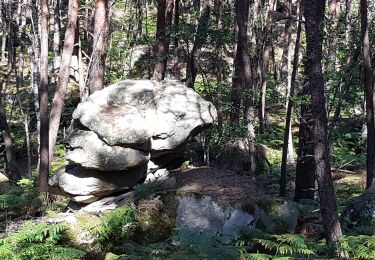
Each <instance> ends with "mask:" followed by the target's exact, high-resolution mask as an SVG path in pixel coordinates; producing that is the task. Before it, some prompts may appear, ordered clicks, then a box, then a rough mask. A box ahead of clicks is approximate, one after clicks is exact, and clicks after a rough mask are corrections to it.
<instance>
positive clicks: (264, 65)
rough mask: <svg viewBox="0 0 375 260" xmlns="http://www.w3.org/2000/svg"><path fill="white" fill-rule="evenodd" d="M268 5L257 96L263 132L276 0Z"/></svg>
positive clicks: (260, 127)
mask: <svg viewBox="0 0 375 260" xmlns="http://www.w3.org/2000/svg"><path fill="white" fill-rule="evenodd" d="M268 3H269V6H268V10H267V18H266V27H265V29H264V32H263V33H264V35H263V37H264V39H265V40H264V46H263V55H262V60H261V62H260V64H261V84H260V87H261V89H260V98H259V112H258V118H259V132H260V133H263V132H264V126H265V120H266V91H267V79H268V70H269V61H270V53H271V50H272V13H273V11H274V10H275V6H276V0H269V1H268Z"/></svg>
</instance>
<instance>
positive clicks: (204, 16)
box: [186, 0, 211, 88]
mask: <svg viewBox="0 0 375 260" xmlns="http://www.w3.org/2000/svg"><path fill="white" fill-rule="evenodd" d="M198 2H199V3H200V1H198ZM199 6H200V4H199ZM197 8H198V7H197ZM198 10H199V9H198ZM210 12H211V0H205V3H204V6H203V8H202V11H201V14H200V17H199V20H198V25H197V29H196V31H195V39H194V44H193V49H192V50H191V52H190V55H189V56H188V60H187V64H186V86H187V87H188V88H194V84H195V79H196V77H197V73H198V68H197V66H198V65H197V60H198V58H199V54H200V50H201V48H202V46H203V44H204V43H205V42H206V38H207V30H208V25H209V22H210Z"/></svg>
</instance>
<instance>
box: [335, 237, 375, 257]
mask: <svg viewBox="0 0 375 260" xmlns="http://www.w3.org/2000/svg"><path fill="white" fill-rule="evenodd" d="M339 248H340V249H342V250H344V252H346V253H347V255H348V256H349V259H369V260H370V259H375V236H364V235H359V236H345V237H344V238H343V239H342V241H340V244H339Z"/></svg>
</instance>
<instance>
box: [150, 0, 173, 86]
mask: <svg viewBox="0 0 375 260" xmlns="http://www.w3.org/2000/svg"><path fill="white" fill-rule="evenodd" d="M173 7H174V0H158V12H157V24H156V43H155V45H154V50H153V52H154V55H155V57H156V64H155V67H154V73H153V78H154V79H156V80H159V81H161V80H163V79H164V77H165V73H166V71H167V62H168V52H169V43H170V34H171V25H172V17H173Z"/></svg>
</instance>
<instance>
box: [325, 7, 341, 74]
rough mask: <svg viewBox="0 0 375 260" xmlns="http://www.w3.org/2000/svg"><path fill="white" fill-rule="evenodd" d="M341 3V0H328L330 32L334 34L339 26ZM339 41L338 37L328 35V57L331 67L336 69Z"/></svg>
mask: <svg viewBox="0 0 375 260" xmlns="http://www.w3.org/2000/svg"><path fill="white" fill-rule="evenodd" d="M340 9H341V4H340V0H328V20H329V23H328V24H329V33H331V34H332V35H334V34H335V33H336V32H337V30H338V27H339V18H340ZM337 41H338V37H336V36H334V37H328V59H329V61H330V63H331V66H330V68H331V69H332V70H333V71H334V70H335V68H336V63H337V55H336V53H337V47H338V46H337Z"/></svg>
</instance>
